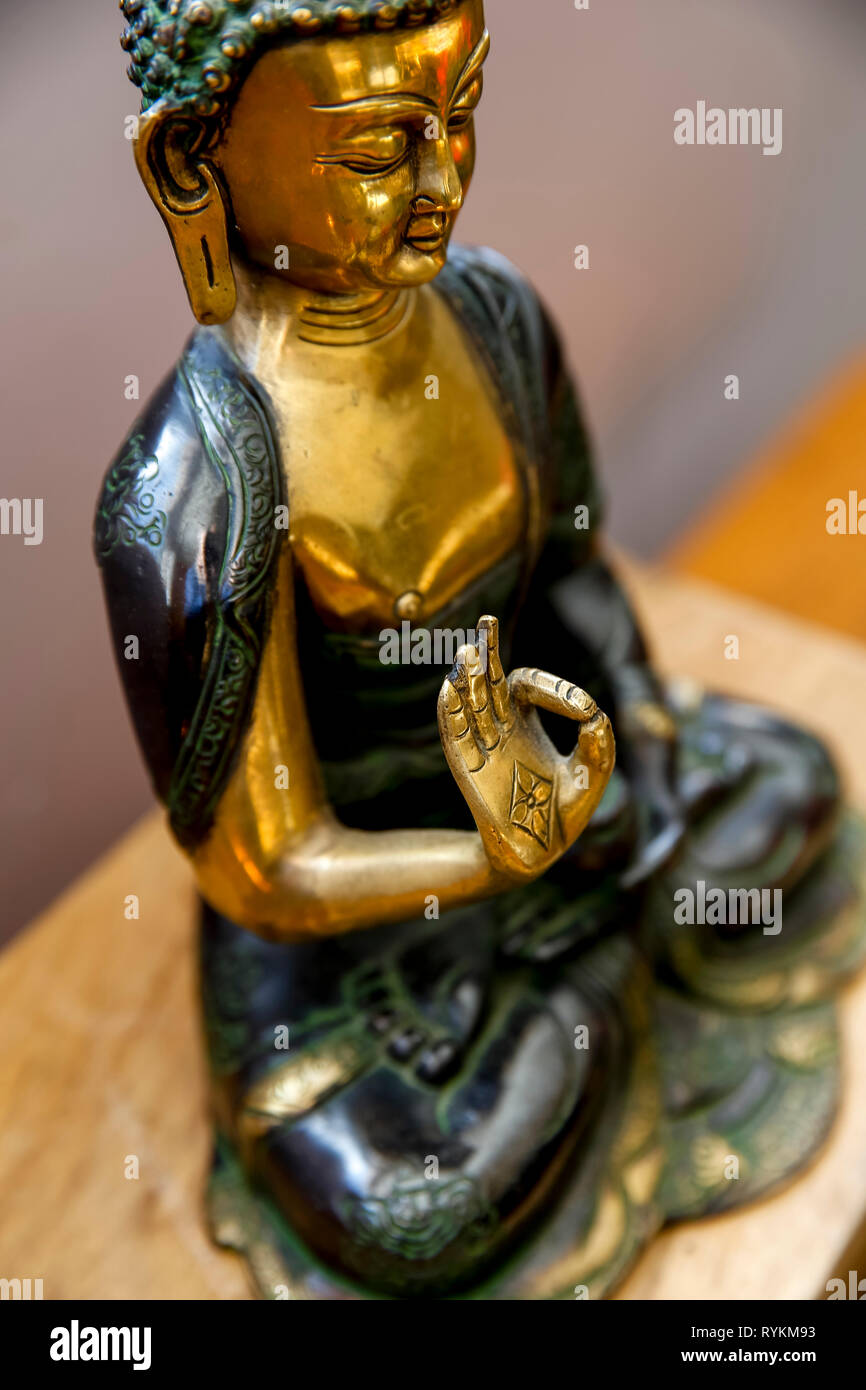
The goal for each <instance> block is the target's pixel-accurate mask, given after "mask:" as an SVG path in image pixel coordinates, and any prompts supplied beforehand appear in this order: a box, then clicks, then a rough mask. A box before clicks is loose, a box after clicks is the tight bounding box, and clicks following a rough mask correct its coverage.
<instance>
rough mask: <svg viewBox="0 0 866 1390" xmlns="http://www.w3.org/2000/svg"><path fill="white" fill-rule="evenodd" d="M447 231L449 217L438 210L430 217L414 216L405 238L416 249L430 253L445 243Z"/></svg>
mask: <svg viewBox="0 0 866 1390" xmlns="http://www.w3.org/2000/svg"><path fill="white" fill-rule="evenodd" d="M447 233H448V218H447V216H446V215H445V213H442V212H437V213H433V214H432V215H431V216H429V217H413V218H412V220H411V222H410V223H409V225H408V227H407V228H406V233H405V236H404V237H403V240H404V241H405V242H406V244H407V246H412V247H414V249H415V250H416V251H424V252H427V253H428V254H430V253H431V252H433V251H438V250H439V249H440V247H442V246H443V245H444V244H445V238H446V236H447Z"/></svg>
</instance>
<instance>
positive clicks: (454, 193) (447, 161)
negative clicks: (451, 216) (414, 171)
mask: <svg viewBox="0 0 866 1390" xmlns="http://www.w3.org/2000/svg"><path fill="white" fill-rule="evenodd" d="M420 143H421V144H422V145H426V146H427V149H425V150H423V151H422V157H421V159H420V161H419V169H418V194H417V198H416V202H418V203H421V202H424V203H427V204H429V205H431V206H428V207H427V208H426V209H425V210H422V213H421V215H422V216H427V215H429V213H431V212H444V213H456V212H459V211H460V209H461V207H462V206H463V184H462V182H461V179H460V175H459V174H458V172H457V166H456V164H455V163H454V160H453V158H452V155H451V148H450V146H449V144H448V141H447V140H428V141H424V140H422V141H421V142H420Z"/></svg>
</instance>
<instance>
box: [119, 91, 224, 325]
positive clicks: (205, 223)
mask: <svg viewBox="0 0 866 1390" xmlns="http://www.w3.org/2000/svg"><path fill="white" fill-rule="evenodd" d="M206 138H207V128H206V126H205V123H204V121H202V120H201V119H200V118H199V117H197V116H195V115H193V114H188V113H186V112H182V111H178V110H177V108H176V107H174V108H172V107H162V104H161V103H160V102H157V103H156V105H154V106H152V107H151V108H150V109H149V110H148V111H145V112H144V114H143V115H142V116H140V117H139V121H138V131H137V134H136V137H135V141H134V149H135V162H136V165H137V166H138V172H139V174H140V175H141V178H142V181H143V183H144V186H145V188H146V189H147V191H148V193H149V194H150V196H151V198H152V200H153V202H154V204H155V206H156V208H157V210H158V212H159V215H160V217H161V218H162V220H163V222H164V223H165V225H166V227H167V228H168V234H169V236H170V237H171V243H172V246H173V247H174V254H175V255H176V256H177V261H178V265H179V266H180V273H181V275H182V276H183V282H184V285H185V286H186V292H187V295H188V297H189V302H190V307H191V309H192V311H193V313H194V314H195V316H196V318H197V319H198V321H199V323H225V321H226V319H229V318H231V316H232V314H233V312H234V307H235V302H236V299H237V289H236V286H235V278H234V275H233V273H232V263H231V256H230V254H229V234H228V218H227V216H226V207H225V203H224V200H223V195H222V192H221V189H220V185H219V182H218V180H217V176H216V174H215V172H214V169H213V166H212V165H211V164H210V162H209V161H208V160H207V158H206V157H205V155H204V154H203V153H202V152H201V151H202V150H203V148H204V146H205V143H206Z"/></svg>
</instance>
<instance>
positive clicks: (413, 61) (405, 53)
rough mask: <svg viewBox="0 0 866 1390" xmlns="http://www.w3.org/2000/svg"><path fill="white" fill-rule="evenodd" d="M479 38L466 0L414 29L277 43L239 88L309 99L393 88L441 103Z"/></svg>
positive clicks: (476, 6)
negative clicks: (449, 13)
mask: <svg viewBox="0 0 866 1390" xmlns="http://www.w3.org/2000/svg"><path fill="white" fill-rule="evenodd" d="M484 36H485V28H484V11H483V6H482V3H481V0H468V3H465V4H463V5H461V6H460V7H459V9H457V10H455V12H454V13H453V14H451V15H449V16H448V17H447V18H446V19H442V20H440V21H439V22H438V23H436V24H432V25H428V26H425V27H420V28H417V29H409V30H404V31H399V32H396V33H395V32H391V33H383V34H378V33H366V34H358V35H355V36H353V37H352V38H351V39H346V38H343V37H333V38H313V39H304V40H301V41H300V42H293V43H284V44H280V43H275V44H273V45H272V46H270V47H268V48H267V49H265V51H264V52H263V53H262V55H261V57H259V59H258V60H257V61H256V63H255V65H254V67H253V69H252V70H251V72H250V73H249V75H248V77H247V80H246V82H245V84H244V88H245V89H246V94H247V95H251V94H252V90H256V89H257V90H258V92H259V94H260V95H261V96H263V97H267V96H269V95H270V94H271V93H273V92H274V89H276V90H277V91H279V90H280V89H282V90H283V91H284V92H285V93H286V94H288V93H289V92H292V93H298V92H300V93H303V95H304V97H305V99H306V100H307V102H308V104H310V105H314V104H327V103H331V102H333V103H338V102H346V101H354V100H357V99H358V98H360V97H363V96H368V95H372V94H376V93H378V92H395V91H401V92H410V93H412V92H414V93H418V94H419V95H424V96H427V97H428V98H431V99H432V100H434V101H437V102H440V101H441V102H442V103H444V102H445V100H447V98H448V96H449V95H450V94H451V92H452V91H453V88H454V84H455V83H456V81H457V80H458V78H459V77H460V75H461V74H462V72H463V70H464V69H465V67H466V65H467V63H468V62H469V60H470V58H471V57H472V56H473V54H475V53H476V50H478V48H479V45H481V43H482V40H483V39H484ZM243 96H244V91H242V93H241V99H243Z"/></svg>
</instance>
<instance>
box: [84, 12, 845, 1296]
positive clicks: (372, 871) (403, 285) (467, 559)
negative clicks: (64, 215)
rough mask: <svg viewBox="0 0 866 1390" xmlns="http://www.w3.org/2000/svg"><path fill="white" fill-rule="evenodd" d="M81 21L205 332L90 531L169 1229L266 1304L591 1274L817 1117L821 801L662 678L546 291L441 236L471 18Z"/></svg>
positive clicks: (834, 845)
mask: <svg viewBox="0 0 866 1390" xmlns="http://www.w3.org/2000/svg"><path fill="white" fill-rule="evenodd" d="M121 4H122V8H123V9H124V11H125V13H126V16H127V19H128V20H129V21H130V24H129V28H128V30H127V32H126V34H125V35H124V40H123V43H124V46H125V47H126V48H127V50H128V51H129V52H130V53H131V55H132V60H131V75H132V77H133V80H134V81H136V82H137V83H138V84H139V85H140V86H141V87H142V95H143V113H142V116H141V119H140V124H139V129H138V135H137V140H136V145H135V155H136V161H137V164H138V168H139V171H140V173H141V176H142V179H143V181H144V183H145V186H146V188H147V190H148V192H149V194H150V197H151V198H152V200H153V202H154V204H155V205H156V207H157V209H158V211H159V214H160V216H161V217H162V218H163V220H164V222H165V224H166V227H167V229H168V232H169V235H170V237H171V240H172V244H173V246H174V249H175V252H176V255H177V260H178V264H179V266H180V269H181V274H182V276H183V279H184V283H185V286H186V290H187V295H188V297H189V302H190V305H191V306H192V310H193V313H194V314H195V316H196V318H197V319H198V320H199V323H200V324H201V325H202V327H201V328H200V329H199V330H198V331H197V332H196V333H195V335H194V336H193V338H192V339H191V341H190V343H189V344H188V345H187V348H186V349H185V351H184V354H183V357H182V359H181V361H180V363H179V364H178V368H177V371H176V372H175V373H174V375H173V376H172V377H171V378H169V379H168V380H167V382H166V383H165V385H164V386H163V387H162V388H161V390H160V391H159V392H158V393H157V394H156V395H155V396H154V398H153V400H152V401H151V403H150V405H149V406H148V407H147V408H146V410H145V411H144V412H143V414H142V416H141V418H140V420H139V421H138V422H137V424H136V426H135V427H134V429H133V430H132V431H131V433H130V436H129V438H128V439H127V441H126V445H125V447H124V449H123V450H122V451H121V452H120V453H119V455H118V457H117V459H116V460H115V462H114V464H113V466H112V468H111V469H110V470H109V473H108V476H107V478H106V482H105V486H104V489H103V494H102V499H101V502H100V506H99V510H98V513H97V523H96V549H97V555H98V558H99V562H100V564H101V566H102V568H103V573H104V578H105V584H106V592H107V595H108V602H109V611H110V616H111V622H112V630H113V634H114V637H115V641H116V642H117V643H119V642H120V641H121V639H123V640H125V636H124V635H125V634H128V633H130V632H134V631H139V630H141V639H142V640H141V648H142V659H141V661H136V662H127V661H125V660H123V659H121V660H120V663H119V664H120V668H121V672H122V675H123V679H124V683H125V686H126V690H127V694H128V697H129V701H130V706H131V709H132V712H133V718H134V720H135V722H136V727H137V731H138V734H139V737H140V740H141V743H142V747H143V749H144V751H145V755H146V757H147V759H148V763H149V766H150V769H151V772H152V774H153V777H154V782H155V785H156V787H157V790H158V792H159V795H160V796H161V797H162V798H163V800H164V801H165V803H166V805H167V807H168V810H169V815H170V819H171V825H172V829H173V831H174V833H175V836H176V838H177V839H178V841H179V842H180V844H181V845H182V846H183V848H184V849H185V850H186V852H187V853H188V855H189V857H190V859H191V862H192V864H193V866H194V869H195V873H196V875H197V880H198V885H199V888H200V891H201V895H202V899H203V903H202V922H201V956H200V960H201V979H202V996H203V1005H204V1007H203V1014H204V1021H205V1030H206V1036H207V1045H208V1051H209V1056H210V1063H211V1095H212V1105H213V1113H214V1119H215V1124H216V1130H217V1143H216V1155H215V1161H214V1169H213V1175H212V1183H211V1193H210V1197H211V1203H210V1205H211V1213H212V1223H213V1230H214V1232H215V1234H216V1235H217V1238H218V1239H220V1240H222V1241H224V1242H225V1243H228V1244H231V1245H232V1246H233V1247H235V1248H237V1249H242V1250H244V1252H245V1253H246V1256H247V1260H248V1263H249V1265H250V1268H251V1270H252V1271H253V1274H254V1277H255V1279H256V1281H257V1284H258V1287H259V1289H260V1291H261V1292H262V1293H263V1294H264V1295H265V1296H271V1297H273V1296H275V1289H276V1286H277V1285H280V1286H285V1287H287V1288H288V1289H290V1290H291V1292H292V1296H293V1297H299V1298H324V1299H327V1298H340V1299H342V1298H343V1297H359V1298H361V1297H380V1296H382V1295H385V1296H389V1295H393V1296H396V1297H399V1298H404V1297H416V1296H433V1297H439V1296H443V1295H444V1296H447V1297H451V1296H452V1295H456V1296H462V1295H463V1294H468V1296H470V1297H477V1296H479V1295H481V1296H486V1294H490V1296H492V1297H495V1298H502V1299H512V1298H518V1299H526V1298H545V1299H551V1298H571V1297H573V1290H574V1285H575V1284H583V1285H585V1286H586V1290H587V1291H588V1292H589V1293H590V1295H591V1296H592V1297H596V1296H603V1295H604V1294H605V1293H606V1292H607V1291H608V1290H609V1289H610V1288H612V1287H613V1286H614V1285H615V1284H616V1283H617V1282H618V1281H619V1280H620V1279H621V1278H622V1276H623V1274H624V1272H625V1271H626V1269H627V1268H628V1266H629V1265H630V1263H631V1262H632V1261H633V1260H634V1259H635V1257H636V1255H637V1253H638V1252H639V1250H640V1249H641V1247H642V1246H643V1245H644V1244H645V1243H646V1241H648V1240H649V1239H651V1238H652V1236H653V1234H654V1233H655V1231H656V1230H657V1229H658V1228H659V1227H660V1226H661V1224H662V1223H663V1222H664V1221H665V1220H666V1219H670V1218H673V1217H683V1216H691V1215H695V1214H701V1213H705V1212H708V1211H711V1210H722V1209H726V1208H729V1207H731V1206H734V1205H736V1204H738V1203H739V1202H741V1201H743V1200H748V1199H750V1198H753V1197H757V1196H760V1195H761V1194H762V1193H764V1192H765V1191H766V1190H768V1188H769V1187H770V1186H772V1185H774V1184H776V1183H778V1182H779V1181H780V1180H781V1179H782V1178H784V1177H787V1176H789V1175H791V1174H793V1173H794V1172H796V1171H797V1169H798V1168H799V1167H800V1166H801V1165H802V1164H803V1162H804V1161H805V1160H806V1159H807V1158H808V1157H810V1156H811V1154H812V1153H814V1151H815V1149H816V1147H817V1146H818V1144H819V1143H820V1142H821V1140H822V1138H823V1136H824V1135H825V1133H826V1131H827V1127H828V1125H829V1123H830V1120H831V1117H832V1113H833V1108H834V1104H835V1097H836V1085H837V1080H836V1078H837V1070H838V1057H837V1050H838V1049H837V1036H836V1028H835V1020H834V1014H833V1007H832V1003H831V1002H830V1001H831V997H832V994H833V993H834V991H835V990H836V988H838V986H839V984H840V983H841V982H842V981H843V980H844V979H846V978H847V977H848V976H850V974H851V973H852V972H853V970H854V969H855V968H856V966H857V964H858V962H859V960H860V959H861V958H862V955H863V952H864V949H866V941H864V936H866V931H864V920H863V910H862V904H863V884H862V874H861V873H860V872H859V871H858V869H857V867H856V866H858V865H859V864H861V863H862V862H864V848H863V835H864V831H863V828H862V827H861V826H859V825H857V824H856V823H852V822H850V821H849V822H844V821H842V819H841V817H840V815H839V812H840V803H841V798H840V794H839V783H838V778H837V776H836V773H835V769H834V767H833V764H832V760H831V759H830V757H829V755H828V754H827V752H826V750H825V749H824V748H823V747H822V745H821V744H820V743H819V742H818V741H817V740H816V739H814V738H812V737H811V736H810V735H809V734H807V733H806V732H804V731H801V730H798V729H796V728H794V727H793V726H792V725H789V724H785V723H784V722H783V721H782V720H779V719H777V718H775V717H774V716H773V715H771V714H769V713H768V712H765V711H761V710H758V709H756V708H754V707H751V706H748V705H744V704H740V703H738V702H736V701H733V700H727V699H725V698H724V697H718V696H713V695H711V694H704V693H703V692H701V691H697V690H689V689H687V688H684V687H683V686H682V685H680V686H674V685H671V686H668V687H665V685H664V684H663V682H662V681H661V680H660V679H659V677H658V676H657V674H656V672H655V671H654V669H653V667H652V665H651V662H650V660H649V657H648V654H647V651H646V647H645V644H644V641H643V638H642V635H641V632H640V628H639V625H638V623H637V621H636V619H635V617H634V614H633V613H632V611H631V608H630V605H629V603H628V601H627V599H626V597H625V595H624V594H623V592H622V590H621V589H620V587H619V585H618V583H617V581H616V578H615V576H614V575H613V574H612V572H611V570H610V568H609V567H608V565H607V563H606V561H605V559H604V555H603V553H602V550H601V548H600V546H599V544H598V529H597V515H598V511H599V509H598V508H597V506H596V502H597V497H598V494H597V490H596V483H595V479H594V477H593V472H592V462H591V454H590V450H589V448H588V446H587V442H586V438H585V434H584V431H583V427H582V423H581V420H580V412H579V408H578V405H577V402H576V398H575V393H574V390H573V387H572V384H571V381H570V379H569V374H568V370H567V366H566V363H565V360H564V354H563V352H562V348H561V344H560V342H559V340H558V338H557V334H556V331H555V328H554V326H553V324H552V323H551V321H550V317H549V315H548V314H547V313H546V311H545V310H544V307H543V306H542V305H541V303H540V301H539V299H538V296H537V295H536V294H535V292H534V291H533V289H532V287H531V286H530V285H529V284H528V283H527V282H526V281H525V280H524V279H523V277H522V276H521V275H520V274H519V272H517V271H516V270H515V269H514V267H511V266H509V265H508V263H507V262H504V261H503V260H502V258H501V257H498V256H497V255H496V254H495V253H493V252H489V251H486V250H479V249H477V248H475V249H469V248H465V247H464V248H459V247H454V248H452V250H451V254H450V256H449V243H450V241H451V237H452V232H453V230H454V224H455V220H456V218H457V216H458V214H459V212H460V209H461V207H462V205H463V201H464V198H465V195H466V191H467V189H468V187H469V184H470V182H471V179H472V175H473V171H474V166H475V135H474V126H473V113H474V110H475V107H476V106H477V104H478V101H479V100H480V97H481V92H482V70H483V65H484V62H485V59H486V57H487V54H488V51H489V47H490V39H489V36H488V33H487V30H486V27H485V21H484V14H483V8H482V3H481V0H393V3H389V4H382V3H380V2H379V0H353V3H352V4H351V5H349V4H347V5H345V6H343V5H340V6H336V5H334V4H332V3H331V0H307V3H305V4H297V3H295V0H289V3H285V4H283V3H279V4H278V3H275V2H274V0H208V3H204V0H121ZM527 8H528V7H527V6H523V7H522V9H523V10H526V9H527ZM532 22H533V23H534V18H533V21H532ZM437 277H439V283H438V285H436V286H434V284H433V281H434V280H436V278H437ZM578 512H582V513H586V514H587V516H589V517H590V520H591V530H590V531H589V532H580V531H579V530H578V529H577V527H576V525H575V519H576V517H577V515H578ZM478 613H481V614H482V616H481V617H480V618H478V617H477V614H478ZM494 614H495V616H494ZM472 620H475V621H476V626H475V628H474V629H472V630H468V629H465V627H457V628H456V629H455V628H454V627H452V626H451V625H452V624H464V625H465V623H466V622H468V621H472ZM500 624H501V631H500ZM398 627H400V628H401V629H405V630H407V631H408V632H409V633H410V634H411V635H412V637H413V638H414V637H415V636H421V637H422V638H426V639H430V638H431V637H433V636H434V635H435V634H436V633H440V634H441V633H442V632H443V631H444V632H447V633H449V634H450V637H451V638H452V639H453V638H454V637H455V632H460V633H461V634H462V635H461V636H460V638H459V641H460V643H461V644H462V645H461V646H460V648H459V650H458V651H457V653H456V659H454V658H453V654H452V655H449V656H448V658H447V662H446V661H443V660H440V659H439V658H437V657H434V658H433V660H435V661H436V662H437V664H438V665H440V666H441V667H442V670H439V671H438V672H437V671H436V670H435V669H434V670H426V671H425V670H424V669H423V667H424V666H425V664H429V662H428V661H427V659H425V658H423V657H422V658H421V659H420V660H419V661H418V662H417V663H416V660H415V656H414V655H413V656H412V657H411V658H409V659H407V658H406V657H405V656H404V655H403V654H402V652H401V657H400V667H399V669H396V670H394V669H388V668H389V666H390V658H388V659H386V656H385V643H386V639H387V640H388V641H390V636H389V634H392V635H394V632H395V629H397V628H398ZM452 659H453V667H452V669H451V670H450V672H449V674H448V675H447V676H446V677H445V679H444V680H442V675H443V672H444V669H446V668H447V664H449V663H451V661H452ZM512 660H513V662H514V664H515V665H516V666H517V669H515V670H511V671H510V673H509V672H507V671H506V669H505V668H504V666H503V663H505V664H506V666H507V665H510V664H511V662H512ZM534 661H538V662H539V663H541V664H543V665H544V666H549V667H550V668H552V669H553V670H554V671H557V672H558V671H559V670H560V669H561V670H563V671H566V672H567V673H568V676H569V679H561V678H560V676H559V675H558V674H551V673H550V672H549V671H548V670H539V669H537V668H536V667H535V666H533V665H529V664H522V663H529V662H534ZM419 667H420V668H422V669H418V668H419ZM575 682H579V684H578V683H575ZM581 685H585V686H586V687H587V689H586V690H584V689H581V688H580V686H581ZM596 700H598V702H599V704H601V705H603V706H605V708H606V709H607V710H608V711H609V712H610V715H611V719H609V718H608V716H607V714H605V713H604V712H602V710H601V709H600V708H599V704H597V703H596ZM542 715H544V716H545V717H546V716H549V715H554V716H559V717H560V720H562V719H564V720H567V721H570V723H571V724H572V725H574V726H576V727H575V728H573V729H572V730H571V733H572V735H573V738H572V739H570V740H567V741H566V742H564V744H563V747H564V748H565V749H566V751H564V752H563V751H560V749H559V748H558V747H557V746H555V744H554V741H553V738H554V737H559V735H558V734H557V733H556V732H555V731H551V733H548V731H547V728H546V726H545V724H544V723H543V722H542ZM612 724H613V727H615V729H616V734H617V740H618V744H619V750H618V752H619V765H618V767H617V768H616V770H615V769H614V761H615V746H614V732H613V727H612ZM563 727H565V728H566V730H567V726H563V725H562V724H560V732H561V731H562V729H563ZM563 737H565V735H564V736H563ZM606 792H608V793H609V794H608V795H605V793H606ZM473 822H474V829H473V828H472V823H473ZM584 832H586V834H585V835H584ZM581 837H583V838H581ZM578 842H579V843H578ZM708 887H709V890H710V891H711V892H712V894H713V898H714V899H716V900H718V897H719V896H721V898H722V899H724V900H725V902H727V900H728V892H729V891H730V890H733V897H734V899H735V900H736V901H737V902H739V900H740V896H742V898H743V900H744V901H746V902H747V903H748V902H752V901H753V900H757V902H758V904H759V906H760V908H761V914H762V916H761V918H760V921H759V920H758V918H755V919H754V920H751V921H750V920H748V919H746V920H742V919H740V918H737V919H736V920H734V918H733V917H732V918H731V919H730V920H729V921H728V920H725V921H723V922H721V921H720V920H719V919H718V918H717V917H715V916H714V917H712V918H711V917H710V915H709V914H705V913H704V904H705V903H706V902H708V901H709V893H708V892H707V889H708ZM698 889H700V892H698ZM782 890H784V894H785V933H784V935H779V933H777V932H776V931H775V930H770V931H767V930H765V931H764V932H762V931H761V925H762V924H763V925H764V926H765V928H766V926H767V925H768V923H769V922H772V923H773V924H775V923H776V921H777V917H776V908H775V898H776V895H777V893H778V894H781V892H782ZM684 891H685V898H686V903H687V904H688V901H689V899H690V898H691V908H692V909H694V908H695V903H696V902H699V903H700V908H699V910H698V911H692V912H691V915H690V914H689V912H688V911H687V912H686V913H685V914H684V915H683V916H682V917H680V916H678V915H677V914H676V913H674V912H673V908H672V904H674V903H676V902H678V901H679V900H680V899H681V898H682V896H683V893H684ZM765 899H766V900H767V901H768V902H769V901H771V900H772V902H773V904H774V906H773V915H772V916H771V917H765V916H764V915H763V914H764V902H765ZM488 900H492V901H488ZM767 912H769V907H768V908H767ZM778 924H779V932H781V916H779V917H778ZM361 929H365V930H361ZM286 1024H290V1025H291V1027H290V1032H291V1051H290V1053H289V1054H288V1055H287V1056H284V1055H282V1054H279V1053H277V1052H276V1050H275V1044H274V1039H275V1036H276V1035H277V1034H276V1033H275V1029H276V1030H277V1033H281V1032H282V1031H283V1030H284V1028H285V1026H286ZM731 1156H733V1157H735V1158H736V1160H737V1163H738V1164H739V1165H740V1166H741V1170H742V1171H741V1173H739V1172H738V1174H737V1176H738V1177H740V1179H741V1180H740V1182H738V1183H736V1184H733V1185H732V1184H731V1182H729V1181H728V1178H729V1176H730V1175H729V1174H728V1173H727V1172H726V1171H725V1164H726V1162H727V1159H728V1158H730V1157H731ZM433 1160H435V1172H433V1171H428V1169H427V1164H428V1163H430V1164H431V1166H432V1161H433Z"/></svg>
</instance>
